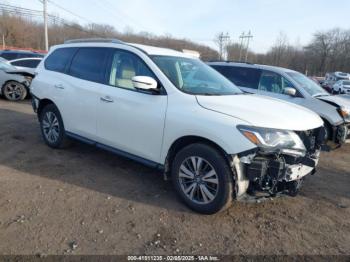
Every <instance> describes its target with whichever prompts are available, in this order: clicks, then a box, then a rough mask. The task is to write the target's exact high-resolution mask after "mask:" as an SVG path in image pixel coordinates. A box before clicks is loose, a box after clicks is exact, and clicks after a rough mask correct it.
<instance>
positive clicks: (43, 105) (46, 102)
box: [37, 98, 57, 117]
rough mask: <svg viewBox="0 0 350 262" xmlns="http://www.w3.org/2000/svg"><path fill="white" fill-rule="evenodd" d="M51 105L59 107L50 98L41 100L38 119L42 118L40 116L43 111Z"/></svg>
mask: <svg viewBox="0 0 350 262" xmlns="http://www.w3.org/2000/svg"><path fill="white" fill-rule="evenodd" d="M50 104H53V105H55V106H56V107H57V105H56V104H55V103H54V102H53V101H52V100H50V99H48V98H44V99H40V101H39V106H38V110H37V114H38V117H40V114H41V112H42V111H43V109H44V107H45V106H47V105H50Z"/></svg>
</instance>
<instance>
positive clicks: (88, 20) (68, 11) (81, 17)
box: [48, 0, 93, 23]
mask: <svg viewBox="0 0 350 262" xmlns="http://www.w3.org/2000/svg"><path fill="white" fill-rule="evenodd" d="M48 1H49V3H51V4H52V5H54V6H56V7H57V8H59V9H62V10H64V11H66V12H67V13H69V14H71V15H74V16H75V17H77V18H80V19H82V20H85V21H86V22H88V23H93V22H92V21H91V20H90V19H87V18H85V17H83V16H81V15H78V14H76V13H73V12H72V11H70V10H68V9H66V8H64V7H62V6H60V5H58V4H56V3H55V2H54V1H52V0H48Z"/></svg>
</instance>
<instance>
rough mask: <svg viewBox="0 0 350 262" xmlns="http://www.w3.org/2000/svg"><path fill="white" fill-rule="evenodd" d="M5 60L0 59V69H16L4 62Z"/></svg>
mask: <svg viewBox="0 0 350 262" xmlns="http://www.w3.org/2000/svg"><path fill="white" fill-rule="evenodd" d="M5 61H6V60H4V59H0V70H16V67H14V66H12V65H10V64H8V63H6V62H5Z"/></svg>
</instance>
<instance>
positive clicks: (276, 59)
mask: <svg viewBox="0 0 350 262" xmlns="http://www.w3.org/2000/svg"><path fill="white" fill-rule="evenodd" d="M245 51H246V50H243V51H242V49H241V46H240V44H238V43H231V44H229V45H228V46H227V56H228V60H238V59H239V57H240V53H241V56H242V57H243V55H242V52H245ZM248 57H249V59H248V62H251V63H258V64H266V65H274V66H281V67H285V68H290V69H293V70H296V71H299V72H302V73H305V74H307V75H314V76H324V75H325V74H326V73H327V72H334V71H342V72H349V73H350V30H343V29H339V28H336V29H332V30H328V31H322V32H316V33H315V34H314V35H313V37H312V39H311V41H310V43H309V44H307V45H306V46H300V45H298V44H296V45H291V44H290V43H289V41H288V39H287V36H286V35H285V34H283V33H281V34H280V35H279V37H278V38H277V40H276V41H275V43H274V44H273V45H272V47H271V48H270V49H269V50H268V52H266V53H265V54H258V53H254V52H252V51H251V50H248Z"/></svg>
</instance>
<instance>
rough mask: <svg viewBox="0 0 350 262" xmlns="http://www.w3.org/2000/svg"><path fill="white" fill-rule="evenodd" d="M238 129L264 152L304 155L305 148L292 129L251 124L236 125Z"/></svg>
mask: <svg viewBox="0 0 350 262" xmlns="http://www.w3.org/2000/svg"><path fill="white" fill-rule="evenodd" d="M237 128H238V130H239V131H240V132H241V133H242V134H243V135H244V136H245V137H246V138H248V139H249V141H251V142H252V143H254V144H256V145H257V146H258V147H259V148H261V149H262V150H263V151H265V152H275V151H280V152H282V153H285V154H288V155H297V156H304V155H305V153H306V148H305V145H304V143H303V141H301V139H300V137H299V136H298V135H297V134H296V133H295V132H294V131H288V130H279V129H270V128H262V127H252V126H238V127H237Z"/></svg>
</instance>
